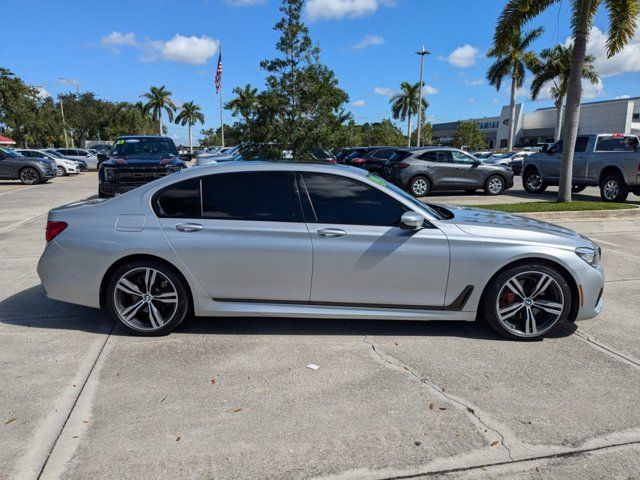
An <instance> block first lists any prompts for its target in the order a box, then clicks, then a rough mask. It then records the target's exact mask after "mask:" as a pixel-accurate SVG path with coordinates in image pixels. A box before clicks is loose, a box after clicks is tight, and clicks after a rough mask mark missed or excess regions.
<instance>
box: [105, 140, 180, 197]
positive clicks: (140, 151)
mask: <svg viewBox="0 0 640 480" xmlns="http://www.w3.org/2000/svg"><path fill="white" fill-rule="evenodd" d="M98 161H99V162H100V173H99V181H100V184H99V187H98V196H99V197H100V198H105V197H113V196H115V195H119V194H121V193H124V192H128V191H129V190H133V189H134V188H136V187H139V186H140V185H144V184H145V183H148V182H150V181H152V180H155V179H156V178H160V177H164V176H166V175H169V174H171V173H174V172H177V171H180V170H181V169H183V168H185V167H186V164H185V163H184V162H183V161H182V160H180V156H179V154H178V149H177V148H176V146H175V144H174V143H173V140H171V138H169V137H161V136H157V135H131V136H126V137H119V138H118V139H117V140H116V142H115V144H114V145H113V148H112V149H111V152H109V155H104V154H99V155H98Z"/></svg>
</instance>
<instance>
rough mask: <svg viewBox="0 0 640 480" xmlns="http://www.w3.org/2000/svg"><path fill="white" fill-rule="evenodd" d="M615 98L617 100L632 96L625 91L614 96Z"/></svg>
mask: <svg viewBox="0 0 640 480" xmlns="http://www.w3.org/2000/svg"><path fill="white" fill-rule="evenodd" d="M613 98H615V99H616V100H624V99H625V98H631V95H628V94H626V93H625V94H624V95H618V96H616V97H613Z"/></svg>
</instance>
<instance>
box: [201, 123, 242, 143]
mask: <svg viewBox="0 0 640 480" xmlns="http://www.w3.org/2000/svg"><path fill="white" fill-rule="evenodd" d="M242 132H243V130H242V128H241V126H240V125H239V124H237V123H236V124H234V125H228V124H226V123H225V124H224V139H225V142H226V144H227V145H228V146H229V145H239V144H240V143H242V142H243V139H244V137H243V133H242ZM221 143H222V129H221V128H220V127H217V128H215V129H214V128H206V129H202V130H200V142H199V144H200V146H201V147H215V146H217V145H220V144H221Z"/></svg>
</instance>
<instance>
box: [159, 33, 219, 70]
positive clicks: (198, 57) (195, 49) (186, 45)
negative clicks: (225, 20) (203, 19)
mask: <svg viewBox="0 0 640 480" xmlns="http://www.w3.org/2000/svg"><path fill="white" fill-rule="evenodd" d="M217 50H218V42H216V41H215V40H214V39H213V38H210V37H207V36H205V35H203V36H202V37H196V36H191V37H184V36H182V35H175V36H174V37H173V38H172V39H171V40H169V41H168V42H166V43H164V44H163V45H162V49H161V50H160V52H161V54H162V58H164V59H165V60H171V61H174V62H180V63H190V64H192V65H202V64H203V63H206V62H207V60H209V59H210V58H211V57H213V56H214V55H215V54H216V51H217Z"/></svg>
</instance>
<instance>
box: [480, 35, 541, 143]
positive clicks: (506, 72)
mask: <svg viewBox="0 0 640 480" xmlns="http://www.w3.org/2000/svg"><path fill="white" fill-rule="evenodd" d="M543 31H544V29H542V28H536V29H535V30H530V31H528V32H527V33H525V34H524V36H523V35H522V32H521V31H520V30H519V29H514V30H512V31H511V32H510V33H509V35H508V36H507V37H505V39H504V41H503V42H501V43H494V45H493V48H491V50H489V52H488V53H487V56H488V57H495V58H497V60H496V61H495V63H494V64H493V65H491V66H490V67H489V70H488V71H487V80H489V83H490V84H491V85H494V86H495V87H496V90H500V86H501V85H502V80H503V79H504V78H506V77H509V78H511V101H510V103H509V139H508V141H507V151H511V149H512V148H513V136H514V134H515V130H516V120H515V116H516V91H517V89H518V88H520V87H522V84H523V83H524V77H525V74H526V70H527V69H529V70H531V69H533V68H535V67H536V65H537V62H538V58H537V57H536V54H535V53H533V52H532V51H529V50H527V49H528V48H529V46H530V45H531V44H532V43H533V41H534V40H535V39H537V38H538V37H539V36H540V35H542V32H543Z"/></svg>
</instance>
